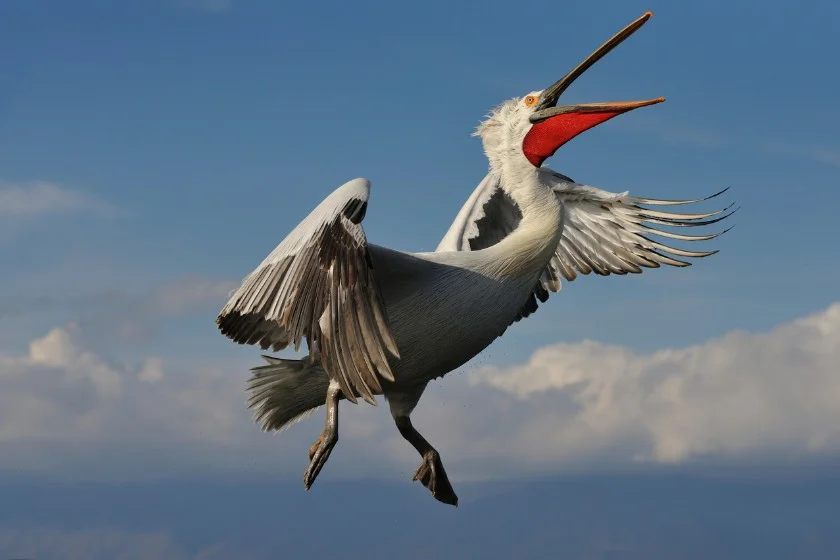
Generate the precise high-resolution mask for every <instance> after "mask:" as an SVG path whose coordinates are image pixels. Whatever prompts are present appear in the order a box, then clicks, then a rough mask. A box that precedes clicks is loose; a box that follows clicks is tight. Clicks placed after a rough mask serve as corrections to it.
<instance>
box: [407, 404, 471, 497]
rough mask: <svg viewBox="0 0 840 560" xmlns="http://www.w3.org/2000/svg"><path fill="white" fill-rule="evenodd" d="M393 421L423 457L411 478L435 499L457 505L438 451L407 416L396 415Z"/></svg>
mask: <svg viewBox="0 0 840 560" xmlns="http://www.w3.org/2000/svg"><path fill="white" fill-rule="evenodd" d="M394 422H395V423H396V424H397V429H398V430H399V431H400V434H402V437H404V438H405V439H406V441H408V442H409V443H410V444H411V445H413V446H414V449H416V450H417V452H418V453H419V454H420V456H421V457H422V458H423V462H422V463H420V468H418V469H417V472H416V473H414V478H412V480H419V481H420V482H421V483H422V484H423V486H425V487H426V488H428V489H429V490H430V491H431V492H432V496H434V497H435V499H436V500H438V501H441V502H443V503H444V504H449V505H452V506H455V507H458V496H456V495H455V491H454V490H453V489H452V484H450V483H449V477H448V476H446V470H444V468H443V463H441V461H440V453H438V452H437V450H436V449H435V448H434V447H432V445H431V444H430V443H429V442H428V441H426V438H424V437H423V436H422V435H420V432H418V431H417V430H415V429H414V426H412V425H411V419H410V418H409V417H408V416H397V417H396V418H394Z"/></svg>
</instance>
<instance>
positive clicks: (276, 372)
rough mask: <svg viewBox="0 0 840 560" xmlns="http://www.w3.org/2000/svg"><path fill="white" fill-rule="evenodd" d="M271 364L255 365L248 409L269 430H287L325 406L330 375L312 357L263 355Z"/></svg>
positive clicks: (257, 421)
mask: <svg viewBox="0 0 840 560" xmlns="http://www.w3.org/2000/svg"><path fill="white" fill-rule="evenodd" d="M263 359H264V360H265V361H266V362H267V365H264V366H257V367H254V368H251V374H252V375H251V378H250V379H249V380H248V388H247V391H248V393H249V394H250V396H249V398H248V408H250V409H253V410H254V421H255V422H256V423H257V424H260V425H261V426H262V429H263V430H265V431H272V430H277V431H279V430H283V429H284V428H287V427H288V426H290V425H292V424H294V423H295V422H298V421H300V420H301V419H303V418H305V417H306V416H308V415H309V414H311V413H312V412H314V411H315V409H317V408H318V407H319V406H321V405H323V404H324V402H325V401H326V397H327V387H328V386H329V384H330V380H329V377H328V376H327V374H326V372H325V371H324V370H323V369H322V368H321V367H320V365H319V364H317V363H315V364H313V363H311V362H310V361H309V359H304V360H284V359H281V358H274V357H272V356H263Z"/></svg>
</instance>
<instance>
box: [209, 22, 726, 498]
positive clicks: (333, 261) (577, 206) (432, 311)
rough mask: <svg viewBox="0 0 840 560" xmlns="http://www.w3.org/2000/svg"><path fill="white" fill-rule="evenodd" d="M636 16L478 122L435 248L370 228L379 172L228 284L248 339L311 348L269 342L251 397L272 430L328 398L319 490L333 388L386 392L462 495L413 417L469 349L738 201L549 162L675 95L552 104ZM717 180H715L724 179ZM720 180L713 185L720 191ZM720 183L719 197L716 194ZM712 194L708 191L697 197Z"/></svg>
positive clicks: (234, 332) (443, 482)
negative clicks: (475, 175)
mask: <svg viewBox="0 0 840 560" xmlns="http://www.w3.org/2000/svg"><path fill="white" fill-rule="evenodd" d="M650 16H651V14H650V12H648V13H646V14H644V15H643V16H642V17H640V18H639V19H637V20H636V21H634V22H633V23H631V24H630V25H628V26H627V27H625V28H624V29H623V30H621V31H620V32H619V33H618V34H616V35H615V36H614V37H613V38H612V39H610V40H609V41H607V42H606V43H605V44H604V45H602V46H601V47H600V48H599V49H598V50H596V51H595V52H594V53H592V54H591V55H590V56H589V57H588V58H587V59H586V60H584V61H583V62H582V63H581V64H580V65H578V66H577V67H576V68H575V69H574V70H572V71H571V72H569V73H568V74H566V76H564V77H563V78H562V79H560V80H559V81H558V82H556V83H555V84H554V85H552V86H551V87H549V88H547V89H545V90H543V91H535V92H532V93H529V94H528V95H525V96H523V97H519V98H514V99H511V100H508V101H506V102H505V103H503V104H502V105H500V106H499V107H498V108H496V109H495V110H494V111H492V113H491V114H490V115H489V116H488V117H487V119H486V120H484V121H483V122H482V123H481V124H480V125H479V127H478V129H477V132H476V134H477V135H479V136H480V137H481V140H482V143H483V145H484V150H485V152H486V154H487V157H488V159H489V160H490V170H489V172H488V174H487V176H486V177H485V178H484V180H483V181H482V182H481V183H480V184H479V185H478V187H477V188H476V190H475V192H473V194H472V195H471V196H470V198H469V199H468V200H467V202H466V204H465V205H464V207H463V208H462V209H461V211H460V212H459V213H458V215H457V217H456V219H455V223H453V224H452V227H450V229H449V231H448V232H447V234H446V236H445V237H444V238H443V240H442V241H441V243H440V245H439V246H438V248H437V250H436V251H435V252H431V253H404V252H400V251H395V250H392V249H388V248H386V247H382V246H379V245H374V244H372V243H369V242H368V240H367V237H366V236H365V232H364V230H363V229H362V220H363V219H364V217H365V211H366V210H367V207H368V198H369V195H370V183H369V182H368V181H367V180H366V179H354V180H352V181H350V182H348V183H345V184H344V185H342V186H341V187H339V188H338V189H337V190H335V191H334V192H333V193H332V194H330V195H329V196H328V197H327V198H326V199H325V200H324V201H323V202H322V203H321V204H319V205H318V206H317V207H316V208H315V209H314V210H313V211H312V212H311V213H310V214H309V215H308V216H307V217H306V218H305V219H304V220H303V221H302V222H301V223H300V224H299V225H298V226H297V227H295V228H294V229H293V230H292V232H291V233H290V234H289V235H288V236H287V237H286V238H285V239H284V240H283V241H282V242H281V243H280V245H278V246H277V248H276V249H274V251H273V252H272V253H271V254H269V255H268V257H267V258H266V259H265V260H264V261H263V262H262V263H261V264H260V265H259V266H258V267H257V268H256V269H255V270H254V271H253V272H251V273H250V274H249V275H248V276H247V277H246V278H245V279H244V280H243V282H242V284H241V286H240V287H239V288H238V289H237V290H236V291H235V292H233V293H232V295H231V297H230V300H229V301H228V302H227V304H226V305H225V306H224V308H223V309H222V311H221V312H220V314H219V316H218V318H217V320H216V322H217V324H218V326H219V328H220V329H221V332H222V333H223V334H225V335H226V336H228V337H230V338H231V339H233V340H234V341H236V342H237V343H241V344H258V345H259V346H260V347H261V348H262V349H267V348H271V349H272V350H273V351H275V352H276V351H278V350H281V349H283V348H286V347H288V346H290V345H293V346H294V349H295V351H298V350H299V349H300V345H301V342H302V341H303V340H304V339H305V340H306V343H307V346H308V349H309V352H308V356H306V357H304V358H303V359H301V360H289V359H280V358H275V357H269V356H264V359H265V360H266V361H267V362H268V364H267V365H264V366H260V367H255V368H253V369H252V370H251V371H252V373H253V375H252V377H251V378H250V380H249V384H248V391H249V392H250V398H249V401H248V406H249V408H253V409H255V419H256V421H257V422H259V423H261V424H262V427H263V429H265V430H280V429H282V428H284V427H285V426H287V425H289V424H290V423H292V422H294V421H296V420H297V419H299V418H301V417H302V416H304V415H305V414H306V413H308V412H311V411H313V410H314V409H316V408H317V407H318V406H320V405H322V404H325V405H326V425H325V427H324V431H323V433H322V434H321V436H320V437H319V438H318V440H317V441H316V442H315V443H314V444H313V445H312V447H311V448H310V449H309V459H310V464H309V467H308V469H307V470H306V473H305V474H304V487H305V488H306V489H307V490H308V489H309V488H310V486H311V485H312V483H313V482H314V480H315V478H316V477H317V476H318V473H319V472H320V471H321V469H322V468H323V466H324V464H325V463H326V461H327V459H328V458H329V455H330V453H331V451H332V449H333V447H334V446H335V444H336V442H337V441H338V401H339V400H340V399H341V398H346V399H348V400H350V401H352V402H353V403H356V402H357V399H358V398H359V397H361V398H363V399H364V400H366V401H367V402H369V403H371V404H376V401H375V399H374V395H384V397H385V399H386V400H387V402H388V404H389V406H390V410H391V415H392V416H393V418H394V422H395V423H396V426H397V429H398V430H399V432H400V434H402V436H403V437H404V438H405V439H406V440H408V442H409V443H411V444H412V445H413V446H414V447H415V448H416V449H417V451H418V453H420V455H421V456H422V463H421V465H420V468H419V469H418V470H417V472H416V474H415V475H414V480H419V481H421V483H422V484H423V485H424V486H426V488H428V489H429V490H430V491H431V493H432V495H433V496H434V497H435V498H437V499H438V500H440V501H441V502H444V503H447V504H452V505H456V506H457V503H458V498H457V496H456V495H455V492H454V491H453V489H452V486H451V484H450V483H449V479H448V478H447V475H446V471H445V470H444V468H443V464H442V463H441V458H440V455H439V454H438V452H437V451H436V450H435V448H434V447H432V445H431V444H430V443H429V442H428V441H426V440H425V439H424V438H423V436H421V435H420V433H418V432H417V430H415V429H414V427H413V426H412V424H411V420H410V414H411V412H412V411H413V409H414V407H415V406H416V405H417V402H418V401H419V400H420V397H421V395H422V394H423V391H424V389H425V388H426V385H427V384H428V383H429V381H431V380H432V379H435V378H438V377H442V376H444V375H445V374H447V373H448V372H450V371H452V370H454V369H456V368H458V367H459V366H461V365H463V364H464V363H466V362H467V361H469V360H470V359H471V358H473V357H474V356H476V355H477V354H478V353H479V352H481V351H482V350H484V349H485V348H487V346H488V345H490V343H491V342H492V341H493V340H494V339H496V338H497V337H499V336H501V335H502V333H504V332H505V330H506V329H507V328H508V326H509V325H511V324H512V323H513V322H515V321H518V320H520V319H521V318H523V317H527V316H528V315H529V314H531V313H533V312H534V311H535V310H536V309H537V299H539V300H540V301H543V302H544V301H546V299H547V298H548V294H549V293H550V292H556V291H558V290H559V289H560V279H561V277H562V278H564V279H565V280H568V281H571V280H574V279H575V278H576V277H577V275H578V274H589V273H590V272H595V273H597V274H602V275H608V274H626V273H628V272H634V273H638V272H641V271H642V268H644V267H648V268H657V267H659V266H660V265H662V264H665V265H672V266H688V265H689V263H688V262H686V261H683V260H679V259H678V258H677V257H705V256H708V255H711V254H713V253H715V252H716V251H704V252H697V251H687V250H683V249H677V248H674V247H670V246H668V245H665V244H663V243H659V242H657V241H653V240H652V239H650V238H649V237H648V234H656V235H660V236H664V237H665V238H670V239H677V240H683V241H698V240H708V239H712V238H714V237H717V236H718V235H720V234H721V233H723V232H720V233H713V234H708V235H693V236H691V235H684V234H678V233H673V232H670V231H660V230H657V229H654V228H653V227H652V226H678V227H683V226H699V225H708V224H711V223H714V222H717V221H720V220H722V219H724V218H725V217H726V216H728V215H729V214H724V215H723V216H719V217H715V218H713V216H717V215H719V214H721V213H724V212H725V211H726V210H727V208H725V209H723V210H719V211H717V212H711V213H699V214H678V213H673V212H666V211H662V210H654V209H648V208H645V206H666V205H679V204H688V203H692V202H698V200H654V199H649V198H637V197H632V196H629V195H628V194H627V193H612V192H607V191H603V190H600V189H597V188H593V187H589V186H585V185H581V184H577V183H575V182H574V181H572V180H571V179H569V178H568V177H565V176H563V175H561V174H559V173H556V172H554V171H552V170H550V169H548V168H546V167H543V166H542V163H543V161H544V160H545V159H547V158H548V157H549V156H551V155H552V154H554V152H555V151H556V150H557V149H558V148H559V147H560V146H562V145H563V144H564V143H566V142H567V141H569V140H570V139H572V138H573V137H575V136H576V135H578V134H580V133H581V132H583V131H585V130H587V129H589V128H592V127H593V126H595V125H597V124H599V123H602V122H604V121H606V120H608V119H610V118H612V117H614V116H615V115H618V114H620V113H624V112H626V111H630V110H632V109H636V108H638V107H644V106H646V105H652V104H654V103H659V102H661V101H663V100H664V99H662V98H659V99H652V100H649V101H633V102H622V103H592V104H582V105H557V101H558V99H559V97H560V95H561V94H562V93H563V92H564V91H565V90H566V88H567V87H568V86H569V85H570V84H571V83H572V82H573V81H574V80H575V79H576V78H577V77H578V76H580V75H581V74H582V73H583V72H584V71H585V70H586V69H587V68H589V67H590V66H591V65H592V64H594V63H595V62H596V61H597V60H599V59H600V58H601V57H603V56H604V55H605V54H607V53H608V52H609V51H610V50H612V49H613V48H614V47H615V46H617V45H618V44H619V43H621V42H622V41H623V40H624V39H626V38H627V37H629V36H630V35H631V34H632V33H634V32H635V31H636V30H637V29H639V28H640V27H641V26H642V25H643V24H644V23H645V22H646V21H647V20H648V18H649V17H650ZM718 194H720V193H718ZM713 196H717V195H713ZM709 198H711V197H709ZM700 200H707V199H700Z"/></svg>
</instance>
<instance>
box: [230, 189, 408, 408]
mask: <svg viewBox="0 0 840 560" xmlns="http://www.w3.org/2000/svg"><path fill="white" fill-rule="evenodd" d="M369 189H370V184H369V183H368V182H367V181H366V180H363V179H357V180H354V181H350V182H349V183H346V184H345V185H343V186H342V187H339V188H338V189H337V190H336V191H334V192H333V193H332V194H331V195H330V196H329V197H327V198H326V199H325V200H324V201H323V202H322V203H321V204H320V205H319V206H318V207H317V208H315V210H313V211H312V213H310V214H309V216H307V217H306V218H305V219H304V220H303V221H302V222H301V223H300V224H299V225H298V226H297V227H296V228H295V229H294V230H293V231H292V232H291V233H290V234H289V235H288V236H287V237H286V239H284V240H283V241H282V242H281V243H280V245H278V246H277V248H276V249H275V250H274V251H273V252H272V253H271V254H270V255H269V256H268V257H267V258H266V259H265V260H264V261H263V262H262V263H261V264H260V266H259V267H257V269H256V270H254V271H253V272H252V273H251V274H250V275H249V276H248V277H246V278H245V280H244V281H243V282H242V285H241V286H240V287H239V289H238V290H236V291H235V292H234V293H233V295H232V296H231V298H230V300H229V301H228V303H227V305H225V307H224V308H223V309H222V311H221V313H220V314H219V316H218V317H217V319H216V322H217V323H218V325H219V328H220V330H221V331H222V333H223V334H225V335H226V336H228V337H230V338H231V339H233V340H234V341H236V342H239V343H242V344H259V345H260V346H261V347H262V348H263V349H266V348H268V347H271V348H272V349H273V350H274V351H277V350H281V349H283V348H286V347H287V346H289V345H290V344H293V345H294V348H295V350H296V351H297V350H299V349H300V346H301V343H302V341H303V340H304V339H306V342H307V345H308V347H309V353H310V359H318V360H320V362H321V365H322V367H323V368H324V370H325V371H326V372H327V374H328V375H329V376H330V378H331V379H335V380H336V381H337V382H338V383H339V385H340V387H341V390H342V392H343V393H344V396H345V397H346V398H347V399H348V400H350V401H352V402H357V401H356V397H357V396H361V397H362V398H364V399H365V400H366V401H368V402H370V403H372V404H375V403H376V401H375V400H374V398H373V395H374V394H376V393H381V392H382V386H381V383H380V377H381V378H384V379H387V380H389V381H393V380H394V375H393V372H392V371H391V367H390V365H389V362H388V357H387V356H388V355H391V356H393V357H395V358H398V357H399V352H398V350H397V345H396V342H395V341H394V338H393V334H392V333H391V328H390V324H389V322H388V317H387V314H386V310H385V304H384V302H383V300H382V296H381V294H380V292H379V286H378V284H377V283H376V278H375V275H374V271H373V265H372V263H371V260H370V257H369V255H368V248H367V238H366V236H365V234H364V230H363V229H362V227H361V222H362V220H363V219H364V216H365V213H366V212H367V204H368V195H369Z"/></svg>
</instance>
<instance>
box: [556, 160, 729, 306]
mask: <svg viewBox="0 0 840 560" xmlns="http://www.w3.org/2000/svg"><path fill="white" fill-rule="evenodd" d="M553 190H554V194H555V195H556V196H557V198H558V200H559V201H560V203H561V204H562V205H563V209H564V225H563V235H562V237H561V238H560V243H559V245H558V247H557V250H556V252H555V254H554V257H553V258H552V259H551V262H550V263H549V266H548V268H550V269H551V271H550V273H551V275H554V276H558V275H559V276H562V277H563V278H565V279H566V280H568V281H572V280H574V279H575V278H577V276H578V274H590V273H592V272H594V273H596V274H600V275H602V276H608V275H610V274H627V273H636V274H638V273H640V272H642V270H643V269H644V268H659V267H660V266H661V265H663V264H664V265H668V266H676V267H685V266H690V265H691V263H690V262H689V261H685V260H680V259H681V258H689V259H690V258H702V257H708V256H709V255H714V254H715V253H717V251H689V250H686V249H680V248H678V247H673V246H671V245H669V244H666V243H662V242H659V241H655V240H653V239H651V238H650V237H649V236H650V235H656V236H659V237H662V238H665V239H672V240H677V241H708V240H710V239H714V238H716V237H718V236H720V235H722V234H724V233H726V231H728V229H727V230H724V231H720V232H716V233H710V234H705V235H688V234H684V233H677V232H674V231H668V230H666V229H662V228H661V227H654V226H665V227H669V228H677V229H678V228H687V227H698V226H708V225H711V224H715V223H717V222H720V221H721V220H724V219H726V218H727V217H729V216H730V215H732V213H734V212H735V210H733V211H732V212H727V211H728V210H729V209H730V208H731V207H732V206H731V205H730V206H727V207H726V208H723V209H722V210H716V211H714V212H705V213H678V212H666V211H662V210H656V209H654V208H646V207H645V206H681V205H685V204H692V203H696V202H704V201H706V200H710V199H712V198H715V197H717V196H720V195H721V194H723V193H724V192H726V191H727V190H728V189H724V190H722V191H720V192H718V193H715V194H713V195H712V196H709V197H706V198H701V199H696V200H658V199H652V198H639V197H634V196H630V195H629V194H628V193H626V192H625V193H612V192H608V191H604V190H601V189H597V188H594V187H589V186H586V185H579V184H577V183H574V182H571V181H567V180H566V178H565V177H561V176H557V179H556V183H555V185H554V188H553ZM736 210H737V209H736ZM557 289H559V281H558V284H557ZM551 291H557V290H551Z"/></svg>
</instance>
